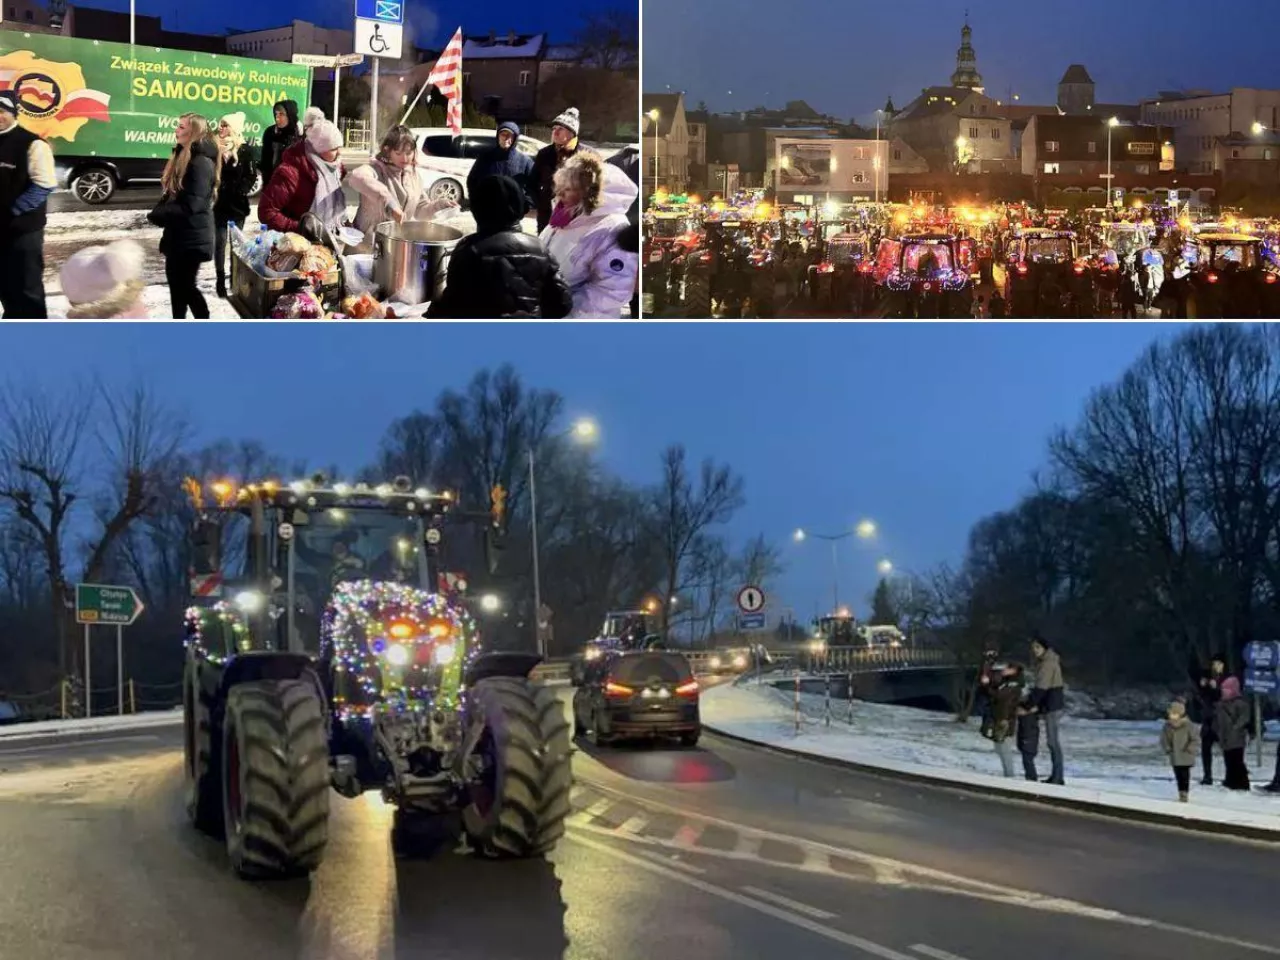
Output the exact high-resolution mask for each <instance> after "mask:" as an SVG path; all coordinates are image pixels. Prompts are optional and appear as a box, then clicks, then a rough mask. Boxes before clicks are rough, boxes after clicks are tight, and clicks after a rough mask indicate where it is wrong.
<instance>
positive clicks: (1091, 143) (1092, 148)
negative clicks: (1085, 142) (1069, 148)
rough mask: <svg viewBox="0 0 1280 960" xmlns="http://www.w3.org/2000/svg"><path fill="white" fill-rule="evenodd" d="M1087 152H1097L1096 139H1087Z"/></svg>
mask: <svg viewBox="0 0 1280 960" xmlns="http://www.w3.org/2000/svg"><path fill="white" fill-rule="evenodd" d="M1089 152H1090V153H1097V152H1098V143H1097V141H1096V140H1090V141H1089Z"/></svg>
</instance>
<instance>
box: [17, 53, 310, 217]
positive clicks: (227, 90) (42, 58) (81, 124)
mask: <svg viewBox="0 0 1280 960" xmlns="http://www.w3.org/2000/svg"><path fill="white" fill-rule="evenodd" d="M0 90H14V91H16V92H17V94H18V122H19V123H21V124H22V126H24V127H26V128H27V129H28V130H31V131H32V132H33V133H36V134H39V135H40V136H42V137H44V138H45V139H46V140H48V141H49V144H50V146H52V147H53V153H54V157H55V158H56V159H57V162H58V177H59V182H60V184H61V185H62V186H64V187H69V188H70V189H71V191H72V192H73V193H74V194H75V195H76V197H78V198H79V199H80V200H81V201H83V202H84V203H90V204H99V203H106V202H107V201H108V200H109V199H111V197H112V195H113V194H114V193H115V192H116V190H117V189H118V188H119V187H122V186H126V185H128V184H130V183H138V182H147V181H153V182H156V181H159V179H160V174H161V173H162V171H163V170H164V165H165V162H166V161H167V160H168V158H169V154H170V152H171V151H172V150H173V145H174V140H173V132H174V128H175V127H176V126H177V123H178V118H179V117H180V116H182V115H183V114H184V113H198V114H202V115H203V116H206V117H208V118H209V120H210V122H211V124H213V125H215V126H216V125H217V122H218V118H219V117H222V116H225V115H226V114H228V113H237V112H243V113H244V115H245V118H246V122H245V137H246V139H253V140H257V141H261V139H262V131H263V130H264V129H266V127H267V126H269V125H270V124H271V123H272V122H273V120H272V112H271V111H272V106H273V105H274V104H275V103H277V102H278V101H280V100H296V101H297V102H298V111H299V115H301V112H302V111H303V110H305V109H306V107H307V104H308V102H309V100H310V96H311V70H310V68H308V67H299V66H294V65H292V64H288V63H279V62H277V61H274V60H246V59H244V58H241V57H235V56H231V55H229V54H210V53H194V52H192V51H189V50H162V49H159V48H157V47H146V46H142V45H130V44H127V43H104V42H101V41H98V40H80V39H76V38H73V37H62V36H57V35H52V34H33V33H20V32H18V31H16V30H0Z"/></svg>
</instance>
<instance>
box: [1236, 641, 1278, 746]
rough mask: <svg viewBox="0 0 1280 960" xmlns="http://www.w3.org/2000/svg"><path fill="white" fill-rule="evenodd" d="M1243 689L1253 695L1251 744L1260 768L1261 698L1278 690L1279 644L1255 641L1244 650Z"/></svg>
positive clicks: (1272, 694)
mask: <svg viewBox="0 0 1280 960" xmlns="http://www.w3.org/2000/svg"><path fill="white" fill-rule="evenodd" d="M1244 662H1245V664H1246V665H1247V667H1248V668H1247V669H1246V670H1245V672H1244V688H1245V690H1247V691H1249V692H1250V693H1252V694H1253V742H1254V745H1255V749H1256V750H1257V761H1258V766H1259V767H1261V766H1262V696H1263V694H1267V695H1268V696H1274V695H1275V694H1276V691H1277V690H1280V675H1277V671H1278V670H1280V642H1277V641H1275V640H1255V641H1254V642H1253V643H1250V644H1248V645H1246V646H1245V648H1244Z"/></svg>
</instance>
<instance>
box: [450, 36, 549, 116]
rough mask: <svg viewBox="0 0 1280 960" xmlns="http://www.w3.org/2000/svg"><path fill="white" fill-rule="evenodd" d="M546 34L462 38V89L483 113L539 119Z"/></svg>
mask: <svg viewBox="0 0 1280 960" xmlns="http://www.w3.org/2000/svg"><path fill="white" fill-rule="evenodd" d="M546 47H547V37H546V34H542V33H534V34H518V33H515V32H514V31H512V32H511V33H508V34H507V35H506V36H498V35H497V34H494V33H490V34H489V35H488V36H487V37H466V38H465V39H464V40H463V42H462V71H463V73H462V89H463V92H464V94H465V95H466V96H467V98H468V99H469V100H470V101H471V102H472V103H474V104H475V105H476V107H477V109H479V110H480V111H481V112H483V113H487V114H488V115H489V116H491V117H494V118H495V119H497V118H499V117H500V118H501V119H503V120H514V121H517V122H522V123H528V122H529V121H532V120H537V119H538V81H539V77H540V75H541V65H542V62H543V54H544V53H545V51H546Z"/></svg>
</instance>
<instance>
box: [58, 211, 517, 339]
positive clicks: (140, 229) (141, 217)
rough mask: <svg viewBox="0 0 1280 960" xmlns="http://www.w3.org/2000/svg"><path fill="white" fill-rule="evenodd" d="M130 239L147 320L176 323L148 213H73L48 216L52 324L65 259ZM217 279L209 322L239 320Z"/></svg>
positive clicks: (208, 278)
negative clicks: (141, 260)
mask: <svg viewBox="0 0 1280 960" xmlns="http://www.w3.org/2000/svg"><path fill="white" fill-rule="evenodd" d="M349 209H350V211H351V214H352V216H353V217H354V215H355V206H354V205H352V206H351V207H350V208H349ZM445 223H447V224H448V225H449V226H451V227H456V228H457V229H458V230H461V231H462V232H463V233H464V234H467V233H474V232H475V229H476V224H475V220H474V219H473V218H472V216H471V214H470V213H467V212H465V211H459V212H458V214H457V216H455V217H453V218H452V219H450V220H446V221H445ZM526 223H527V229H529V230H532V229H533V222H532V221H526ZM257 226H258V219H257V214H256V213H254V214H251V215H250V218H249V222H248V224H246V228H247V229H248V230H250V231H252V230H256V229H257ZM126 238H127V239H130V240H136V241H137V242H138V243H140V244H142V247H143V249H144V250H146V251H147V262H146V267H145V268H144V272H143V279H144V280H145V281H146V283H147V288H146V290H145V291H144V292H143V297H142V302H143V305H144V306H145V307H146V308H147V315H148V317H149V318H150V319H152V320H168V319H172V317H173V313H172V308H171V306H170V302H169V287H168V285H167V283H166V281H165V276H164V258H163V257H162V256H160V229H159V228H158V227H153V226H152V225H151V224H150V223H148V222H147V211H145V210H127V209H108V210H91V209H84V210H77V211H75V212H74V213H54V214H50V215H49V224H48V226H47V227H46V228H45V246H44V251H45V252H44V257H45V271H44V288H45V293H46V295H47V303H48V307H49V318H50V319H51V320H55V319H65V318H66V315H67V299H66V297H64V296H63V295H62V281H61V279H60V277H59V273H58V271H60V270H61V269H62V265H63V263H65V262H66V260H67V258H69V257H70V256H71V255H72V254H73V253H75V252H76V251H77V250H81V249H83V248H84V247H92V246H96V245H101V244H107V243H111V242H112V241H114V240H123V239H126ZM228 256H230V254H228ZM215 279H216V278H215V274H214V269H213V264H212V263H206V264H205V265H204V266H203V267H202V268H201V269H200V291H201V292H202V293H203V294H204V297H205V300H206V301H207V302H208V304H209V312H210V314H211V319H213V320H235V319H238V315H237V314H236V312H235V310H234V309H233V308H232V306H231V304H229V303H228V302H227V301H226V300H222V299H219V297H218V295H217V293H216V290H215Z"/></svg>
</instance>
